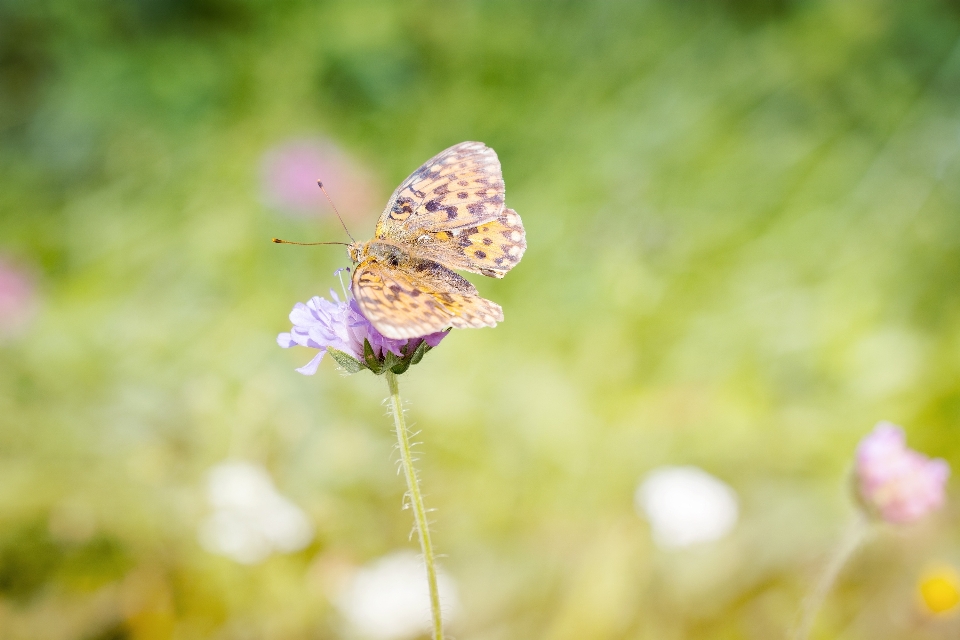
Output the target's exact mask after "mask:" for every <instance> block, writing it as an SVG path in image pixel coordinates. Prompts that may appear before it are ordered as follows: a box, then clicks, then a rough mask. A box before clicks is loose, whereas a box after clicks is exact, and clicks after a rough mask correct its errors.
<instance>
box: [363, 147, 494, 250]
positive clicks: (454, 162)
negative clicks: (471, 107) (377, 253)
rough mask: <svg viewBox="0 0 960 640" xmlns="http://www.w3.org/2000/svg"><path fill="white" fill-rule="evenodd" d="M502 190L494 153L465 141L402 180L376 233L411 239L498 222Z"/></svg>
mask: <svg viewBox="0 0 960 640" xmlns="http://www.w3.org/2000/svg"><path fill="white" fill-rule="evenodd" d="M503 194H504V190H503V175H502V174H501V172H500V160H499V159H498V158H497V154H496V152H495V151H494V150H493V149H491V148H490V147H488V146H486V145H485V144H483V143H482V142H461V143H460V144H458V145H454V146H452V147H450V148H449V149H446V150H444V151H441V152H440V153H438V154H437V155H435V156H434V157H432V158H430V159H429V160H427V161H426V162H425V163H424V164H423V165H422V166H421V167H420V168H419V169H417V170H416V171H414V172H413V173H412V174H410V176H409V177H408V178H407V179H406V180H404V181H403V182H402V183H400V186H399V187H397V189H396V190H395V191H394V192H393V195H392V196H391V197H390V201H389V202H388V203H387V207H386V209H384V210H383V213H382V214H381V215H380V220H379V221H378V222H377V231H376V237H377V238H381V239H383V238H402V237H412V236H413V234H414V233H415V232H416V231H418V230H421V229H423V230H428V231H434V232H435V231H441V230H449V229H462V228H469V227H473V226H475V225H477V224H479V223H481V222H486V221H488V220H495V219H496V218H497V217H498V216H499V215H500V213H501V212H502V210H503Z"/></svg>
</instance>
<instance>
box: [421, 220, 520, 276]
mask: <svg viewBox="0 0 960 640" xmlns="http://www.w3.org/2000/svg"><path fill="white" fill-rule="evenodd" d="M414 246H415V248H414V249H413V251H414V252H415V253H416V255H418V256H420V257H423V258H426V259H428V260H433V261H436V262H439V263H441V264H444V265H446V266H448V267H450V268H453V269H463V270H464V271H471V272H473V273H480V274H483V275H485V276H490V277H492V278H502V277H503V276H504V275H506V273H507V271H509V270H510V269H512V268H513V267H515V266H516V265H517V263H518V262H520V258H522V257H523V252H524V251H526V249H527V239H526V232H525V231H524V229H523V222H522V221H521V220H520V216H519V215H517V212H516V211H514V210H513V209H504V210H503V212H502V213H501V214H500V216H499V217H498V218H497V219H495V220H490V221H488V222H481V223H479V224H477V225H476V226H474V227H470V228H467V229H455V230H453V231H436V232H434V233H430V234H424V235H420V236H418V237H417V239H416V241H415V242H414Z"/></svg>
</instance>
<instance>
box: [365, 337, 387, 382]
mask: <svg viewBox="0 0 960 640" xmlns="http://www.w3.org/2000/svg"><path fill="white" fill-rule="evenodd" d="M363 359H364V360H365V361H366V364H367V369H370V371H373V372H374V373H375V374H377V375H378V376H379V375H380V374H381V373H383V372H384V369H383V367H381V366H380V361H379V360H378V359H377V354H375V353H374V352H373V347H371V346H370V341H369V340H367V339H366V338H364V340H363Z"/></svg>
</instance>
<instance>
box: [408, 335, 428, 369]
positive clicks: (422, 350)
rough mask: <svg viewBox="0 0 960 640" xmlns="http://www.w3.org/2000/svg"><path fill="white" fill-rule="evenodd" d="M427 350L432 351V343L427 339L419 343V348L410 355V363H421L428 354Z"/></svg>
mask: <svg viewBox="0 0 960 640" xmlns="http://www.w3.org/2000/svg"><path fill="white" fill-rule="evenodd" d="M427 351H430V345H428V344H427V341H426V340H424V341H423V342H421V343H420V344H418V345H417V348H416V349H414V351H413V353H412V354H411V355H410V360H409V362H410V364H420V361H421V360H423V356H425V355H427Z"/></svg>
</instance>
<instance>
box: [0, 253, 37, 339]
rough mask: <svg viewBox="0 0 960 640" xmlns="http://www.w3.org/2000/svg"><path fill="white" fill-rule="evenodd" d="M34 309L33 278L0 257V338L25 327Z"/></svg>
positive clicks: (34, 292)
mask: <svg viewBox="0 0 960 640" xmlns="http://www.w3.org/2000/svg"><path fill="white" fill-rule="evenodd" d="M36 310H37V296H36V288H35V287H34V284H33V278H31V277H30V276H29V275H28V274H27V272H25V271H24V270H23V269H20V268H18V267H16V266H15V265H13V264H12V263H10V262H8V261H6V260H4V259H3V258H2V257H0V339H2V338H8V337H14V336H16V335H18V334H19V333H20V332H21V331H23V330H24V329H26V327H27V325H28V324H29V322H30V319H31V318H32V317H33V314H34V313H35V312H36Z"/></svg>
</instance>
